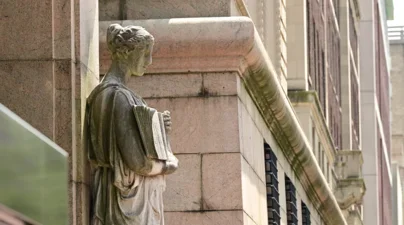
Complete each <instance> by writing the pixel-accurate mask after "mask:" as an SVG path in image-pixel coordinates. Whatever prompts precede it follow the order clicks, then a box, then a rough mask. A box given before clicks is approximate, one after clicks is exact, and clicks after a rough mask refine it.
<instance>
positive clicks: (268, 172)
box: [264, 143, 281, 225]
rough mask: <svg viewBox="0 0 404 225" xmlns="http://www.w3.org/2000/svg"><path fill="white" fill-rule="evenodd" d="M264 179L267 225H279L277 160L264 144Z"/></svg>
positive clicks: (269, 148)
mask: <svg viewBox="0 0 404 225" xmlns="http://www.w3.org/2000/svg"><path fill="white" fill-rule="evenodd" d="M264 154H265V179H266V187H267V210H268V224H274V225H280V224H281V223H280V222H281V217H280V212H279V189H278V186H279V182H278V169H277V165H276V163H277V158H276V156H275V154H274V152H273V151H272V149H271V147H270V146H269V145H268V144H266V143H265V145H264Z"/></svg>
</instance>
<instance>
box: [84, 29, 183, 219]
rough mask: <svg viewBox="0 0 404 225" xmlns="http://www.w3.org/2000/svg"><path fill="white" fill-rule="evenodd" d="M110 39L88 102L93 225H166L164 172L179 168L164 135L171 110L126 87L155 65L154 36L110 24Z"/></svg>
mask: <svg viewBox="0 0 404 225" xmlns="http://www.w3.org/2000/svg"><path fill="white" fill-rule="evenodd" d="M107 43H108V48H109V50H110V51H111V53H112V59H113V62H112V65H111V68H110V69H109V71H108V73H107V74H106V75H105V77H104V79H103V80H102V82H101V83H100V84H99V85H98V86H97V87H96V88H95V89H94V90H93V91H92V93H91V94H90V96H89V97H88V99H87V106H86V119H85V131H84V132H85V135H86V136H87V137H86V141H87V143H86V146H87V148H88V151H89V160H90V162H91V165H92V168H93V171H94V173H93V180H92V187H91V191H92V196H91V225H163V224H164V218H163V211H164V210H163V196H162V194H163V191H164V189H165V177H164V175H166V174H170V173H172V172H174V171H175V170H176V169H177V167H178V160H177V159H176V158H175V156H174V155H173V154H172V152H171V150H170V148H169V143H168V138H167V135H166V133H167V132H168V131H169V130H170V129H171V117H170V113H169V112H168V111H165V112H163V113H159V112H157V111H156V110H154V109H152V108H149V107H148V106H147V105H146V103H145V101H144V100H143V99H142V98H141V97H140V96H138V95H136V94H135V93H134V92H133V91H132V90H129V89H128V88H127V87H126V86H125V84H126V82H127V81H128V79H129V78H130V76H131V75H135V76H142V75H143V74H144V72H145V69H146V67H147V66H148V65H150V64H151V61H152V59H151V53H152V48H153V44H154V38H153V36H152V35H150V34H149V33H148V32H147V31H146V30H145V29H144V28H142V27H138V26H128V27H121V26H120V25H118V24H112V25H111V26H109V28H108V32H107ZM159 116H160V117H159ZM160 128H161V129H160Z"/></svg>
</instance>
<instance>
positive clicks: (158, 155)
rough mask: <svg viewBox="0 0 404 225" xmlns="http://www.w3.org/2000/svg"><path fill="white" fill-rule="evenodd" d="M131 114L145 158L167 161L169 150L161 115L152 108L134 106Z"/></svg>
mask: <svg viewBox="0 0 404 225" xmlns="http://www.w3.org/2000/svg"><path fill="white" fill-rule="evenodd" d="M133 113H134V115H135V118H136V122H137V124H138V127H139V133H140V138H141V140H142V143H143V146H144V149H145V151H146V155H147V157H149V158H152V159H159V160H167V158H168V152H169V151H171V149H170V143H169V140H168V137H167V133H166V130H165V127H164V120H163V114H162V113H160V112H157V110H156V109H154V108H150V107H147V106H136V105H135V106H134V107H133ZM150 137H153V139H151V138H150Z"/></svg>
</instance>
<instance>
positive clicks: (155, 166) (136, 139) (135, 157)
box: [114, 92, 178, 176]
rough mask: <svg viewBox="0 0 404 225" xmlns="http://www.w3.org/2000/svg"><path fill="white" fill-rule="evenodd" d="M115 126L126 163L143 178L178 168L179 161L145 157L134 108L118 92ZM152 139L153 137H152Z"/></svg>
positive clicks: (167, 172)
mask: <svg viewBox="0 0 404 225" xmlns="http://www.w3.org/2000/svg"><path fill="white" fill-rule="evenodd" d="M114 124H115V134H116V140H117V144H118V147H119V151H120V153H121V157H122V159H123V161H124V163H125V164H126V165H127V166H128V167H129V168H130V169H131V170H133V171H134V172H135V173H137V174H140V175H143V176H155V175H160V174H169V173H172V172H174V171H175V170H176V169H177V167H178V160H177V159H176V158H175V156H173V157H174V158H169V160H167V161H161V160H153V159H150V158H148V157H147V156H146V155H145V151H144V149H143V146H142V142H141V138H140V134H139V131H138V127H137V122H136V119H135V116H134V114H133V106H132V105H131V104H130V103H129V101H128V99H127V98H126V96H125V94H123V93H121V92H118V93H116V96H115V101H114ZM151 138H152V137H151Z"/></svg>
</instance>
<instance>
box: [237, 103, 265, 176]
mask: <svg viewBox="0 0 404 225" xmlns="http://www.w3.org/2000/svg"><path fill="white" fill-rule="evenodd" d="M239 127H240V128H239V129H240V151H241V153H242V154H243V156H244V158H245V160H246V161H247V162H248V164H250V165H251V167H252V168H253V170H254V171H255V173H257V174H258V176H259V178H260V179H261V180H262V181H265V159H264V138H263V137H262V135H261V133H260V131H259V130H258V128H257V127H256V125H255V121H253V119H252V118H251V116H250V114H249V113H248V111H247V110H246V108H245V106H244V104H243V103H241V102H239Z"/></svg>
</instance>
